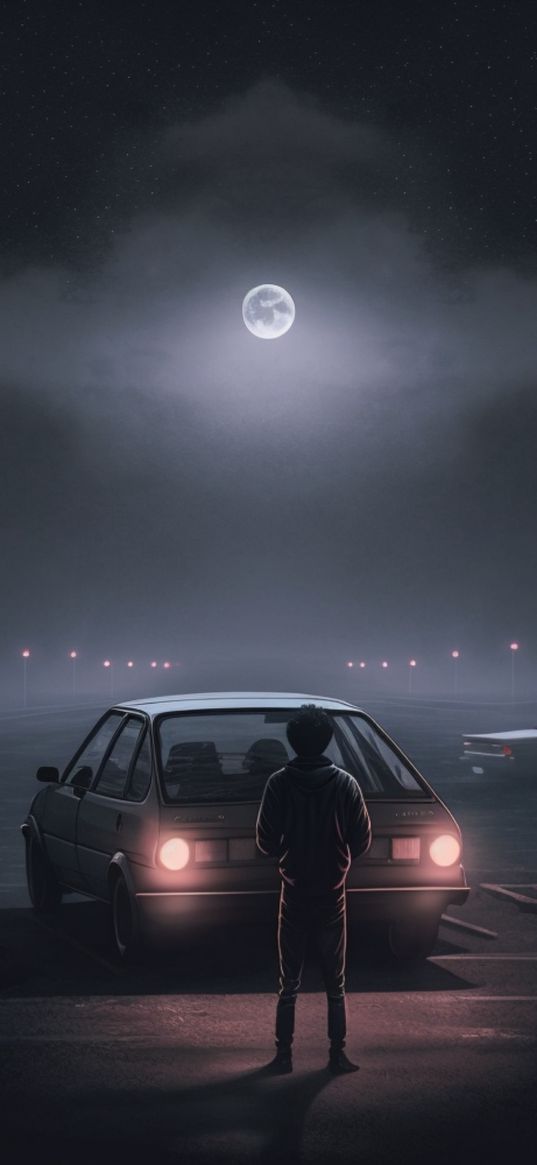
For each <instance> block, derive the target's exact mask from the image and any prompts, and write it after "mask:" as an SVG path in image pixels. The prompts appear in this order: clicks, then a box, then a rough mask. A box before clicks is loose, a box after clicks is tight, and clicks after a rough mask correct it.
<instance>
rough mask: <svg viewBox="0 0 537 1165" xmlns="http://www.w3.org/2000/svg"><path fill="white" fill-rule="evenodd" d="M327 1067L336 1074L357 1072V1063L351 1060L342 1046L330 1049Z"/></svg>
mask: <svg viewBox="0 0 537 1165" xmlns="http://www.w3.org/2000/svg"><path fill="white" fill-rule="evenodd" d="M328 1067H329V1068H330V1071H331V1072H334V1073H336V1074H337V1075H343V1073H344V1072H358V1071H359V1067H360V1065H359V1064H353V1062H352V1060H349V1057H348V1056H347V1055H346V1054H345V1052H344V1051H343V1048H336V1049H335V1050H334V1051H332V1049H331V1050H330V1059H329V1061H328Z"/></svg>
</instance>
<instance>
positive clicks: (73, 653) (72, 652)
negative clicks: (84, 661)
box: [69, 651, 78, 659]
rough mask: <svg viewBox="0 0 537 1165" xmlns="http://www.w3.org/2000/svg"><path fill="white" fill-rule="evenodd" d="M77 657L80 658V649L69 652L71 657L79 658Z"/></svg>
mask: <svg viewBox="0 0 537 1165" xmlns="http://www.w3.org/2000/svg"><path fill="white" fill-rule="evenodd" d="M77 658H78V651H70V652H69V659H77Z"/></svg>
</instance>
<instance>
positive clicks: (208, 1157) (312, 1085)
mask: <svg viewBox="0 0 537 1165" xmlns="http://www.w3.org/2000/svg"><path fill="white" fill-rule="evenodd" d="M200 1052H201V1050H200V1051H198V1052H197V1055H196V1059H198V1057H199V1056H200ZM160 1054H161V1055H163V1054H164V1055H165V1054H166V1053H165V1050H164V1049H161V1050H160ZM206 1055H207V1052H206V1050H205V1049H204V1051H203V1057H204V1058H205V1057H206ZM333 1079H334V1077H333V1076H332V1074H331V1073H330V1071H329V1069H328V1068H327V1067H321V1068H320V1069H319V1070H316V1071H314V1072H309V1073H308V1074H307V1075H306V1074H304V1073H303V1072H301V1071H297V1072H295V1073H294V1074H293V1075H286V1076H275V1075H273V1074H272V1073H271V1071H270V1068H269V1065H265V1066H263V1067H260V1068H257V1069H254V1071H252V1072H248V1071H246V1072H244V1073H236V1074H234V1075H233V1076H229V1077H225V1078H224V1079H219V1080H213V1081H211V1082H209V1083H200V1084H190V1085H185V1086H181V1085H179V1086H178V1087H177V1088H164V1089H162V1088H155V1087H153V1088H148V1089H136V1090H128V1091H121V1092H120V1093H119V1094H118V1093H117V1092H113V1091H112V1092H111V1091H109V1090H104V1089H103V1090H102V1091H101V1090H98V1091H90V1090H85V1091H84V1093H83V1094H82V1095H81V1096H80V1097H79V1098H77V1107H78V1108H79V1109H83V1110H85V1118H86V1119H85V1120H84V1125H85V1126H87V1127H88V1128H95V1127H98V1128H99V1138H100V1139H99V1144H100V1146H101V1148H100V1149H98V1146H97V1144H96V1143H95V1142H94V1143H93V1148H92V1151H93V1153H94V1154H96V1155H97V1157H98V1159H99V1160H100V1162H101V1165H104V1161H106V1158H104V1159H103V1155H102V1144H103V1141H102V1137H103V1133H104V1134H105V1136H106V1143H107V1144H108V1145H110V1146H112V1141H116V1143H117V1141H118V1140H119V1139H120V1137H121V1141H122V1147H123V1151H124V1153H125V1155H126V1157H128V1159H129V1161H132V1160H133V1151H132V1150H134V1153H135V1155H136V1158H137V1159H140V1160H141V1159H142V1157H144V1154H145V1156H147V1152H148V1151H149V1149H148V1147H149V1145H150V1146H151V1155H152V1156H153V1157H154V1156H155V1150H158V1159H159V1161H160V1162H161V1163H165V1162H167V1161H168V1160H171V1159H173V1160H174V1161H177V1159H179V1158H180V1159H181V1160H184V1161H189V1162H196V1165H203V1163H205V1162H207V1165H208V1163H209V1162H211V1163H212V1165H214V1161H215V1159H223V1158H224V1157H225V1159H229V1160H230V1161H233V1162H234V1165H239V1162H241V1161H245V1162H246V1161H248V1162H250V1161H251V1160H252V1159H253V1158H255V1160H256V1161H257V1162H260V1163H261V1165H269V1162H270V1163H276V1162H278V1163H279V1162H281V1161H299V1160H300V1159H301V1155H302V1140H303V1133H304V1126H305V1123H306V1119H307V1115H308V1112H309V1110H310V1108H311V1106H312V1104H313V1102H314V1100H315V1098H316V1097H317V1096H318V1095H319V1093H320V1092H321V1091H322V1089H323V1088H324V1087H325V1086H326V1085H327V1084H328V1083H329V1081H331V1080H333ZM111 1126H112V1127H111ZM125 1126H127V1127H128V1129H129V1133H128V1134H127V1136H125V1133H124V1131H123V1130H124V1128H125ZM130 1138H132V1146H131V1143H130ZM89 1148H90V1147H89V1145H88V1141H87V1140H86V1144H85V1151H86V1152H88V1151H89ZM77 1152H78V1150H77ZM112 1158H113V1155H112V1157H111V1158H110V1160H112ZM114 1159H115V1158H114ZM78 1160H79V1161H80V1156H78ZM84 1160H85V1159H84ZM88 1160H89V1155H88Z"/></svg>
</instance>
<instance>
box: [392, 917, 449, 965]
mask: <svg viewBox="0 0 537 1165" xmlns="http://www.w3.org/2000/svg"><path fill="white" fill-rule="evenodd" d="M439 925H440V919H439V918H429V919H426V920H425V919H421V920H418V921H412V920H407V919H405V920H397V921H395V922H390V923H389V925H388V947H389V951H390V955H391V956H392V958H393V959H394V960H396V961H397V962H401V963H403V962H404V963H408V962H413V961H417V960H420V959H426V958H427V957H428V955H430V954H432V952H433V950H434V947H435V944H436V940H437V938H438V927H439Z"/></svg>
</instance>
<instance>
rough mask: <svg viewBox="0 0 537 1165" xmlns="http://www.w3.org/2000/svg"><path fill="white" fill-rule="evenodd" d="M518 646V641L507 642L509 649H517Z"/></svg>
mask: <svg viewBox="0 0 537 1165" xmlns="http://www.w3.org/2000/svg"><path fill="white" fill-rule="evenodd" d="M518 646H519V645H518V643H510V644H509V647H510V650H511V651H518Z"/></svg>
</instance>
